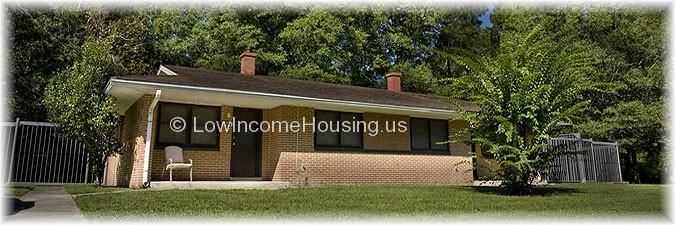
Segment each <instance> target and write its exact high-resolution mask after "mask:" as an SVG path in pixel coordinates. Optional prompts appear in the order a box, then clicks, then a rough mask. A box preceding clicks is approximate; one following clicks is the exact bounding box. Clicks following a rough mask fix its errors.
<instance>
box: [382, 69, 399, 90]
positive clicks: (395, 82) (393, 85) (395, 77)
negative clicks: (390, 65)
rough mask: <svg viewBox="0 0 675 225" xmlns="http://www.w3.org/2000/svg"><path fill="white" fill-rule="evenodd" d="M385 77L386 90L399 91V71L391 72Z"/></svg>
mask: <svg viewBox="0 0 675 225" xmlns="http://www.w3.org/2000/svg"><path fill="white" fill-rule="evenodd" d="M385 77H386V78H387V90H390V91H393V92H401V73H399V72H391V73H388V74H387V75H386V76H385Z"/></svg>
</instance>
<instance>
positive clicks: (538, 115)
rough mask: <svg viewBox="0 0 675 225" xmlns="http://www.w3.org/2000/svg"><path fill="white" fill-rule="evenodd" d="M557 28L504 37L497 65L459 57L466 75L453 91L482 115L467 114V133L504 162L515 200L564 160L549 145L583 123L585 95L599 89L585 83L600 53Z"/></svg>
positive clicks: (543, 23) (545, 23) (543, 24)
mask: <svg viewBox="0 0 675 225" xmlns="http://www.w3.org/2000/svg"><path fill="white" fill-rule="evenodd" d="M516 16H517V15H516ZM553 25H555V23H554V21H553V20H549V19H546V18H543V19H542V20H540V21H538V24H536V25H535V26H534V27H533V28H532V29H530V30H512V31H502V33H501V34H500V44H499V48H498V49H497V51H496V52H497V53H496V54H495V56H494V57H490V58H487V59H483V58H481V57H478V56H475V55H473V54H471V53H467V52H464V51H461V50H458V51H457V53H456V54H455V55H456V58H457V60H456V61H457V62H459V63H461V64H462V65H464V66H466V68H467V71H468V75H466V76H464V77H460V78H451V79H450V84H451V85H450V86H449V87H447V88H449V89H453V90H463V91H458V92H455V96H454V97H460V98H465V99H470V101H471V102H472V103H474V104H476V105H478V106H480V107H481V111H480V112H479V113H477V114H474V113H465V114H464V115H465V118H466V119H467V121H469V123H470V129H469V132H470V133H471V136H472V139H473V141H474V142H476V143H478V144H480V145H482V146H486V147H488V148H489V150H488V151H489V152H490V153H491V154H492V155H494V157H495V159H496V160H497V161H499V162H500V168H499V169H498V170H497V176H498V177H500V178H502V179H503V180H504V183H503V185H504V186H505V187H506V188H507V189H508V190H509V191H510V192H512V193H519V194H520V193H530V192H531V191H532V183H533V181H534V179H535V178H536V177H537V176H538V175H540V174H542V173H543V172H544V171H545V169H546V166H547V165H548V163H547V162H548V161H549V160H551V159H552V158H553V157H554V156H556V154H557V152H558V151H557V150H556V149H552V148H551V147H550V146H549V145H548V141H549V139H550V138H551V136H552V135H554V134H555V132H556V129H557V125H558V124H559V122H571V121H576V120H578V119H579V116H581V115H582V112H583V109H584V108H585V107H586V106H587V105H588V101H587V100H584V99H583V96H582V94H583V93H584V92H586V91H588V90H591V89H594V88H595V86H594V84H593V83H592V82H590V81H589V80H588V79H587V76H588V74H589V73H592V71H593V70H594V68H593V65H594V63H595V62H596V61H597V60H596V59H595V58H594V55H593V54H592V53H593V49H594V48H593V47H592V46H591V45H589V44H588V43H585V42H583V41H581V40H579V39H578V37H577V36H575V35H573V34H571V35H570V34H569V33H567V32H565V31H564V30H563V31H558V32H555V33H553V32H548V30H549V28H550V26H553Z"/></svg>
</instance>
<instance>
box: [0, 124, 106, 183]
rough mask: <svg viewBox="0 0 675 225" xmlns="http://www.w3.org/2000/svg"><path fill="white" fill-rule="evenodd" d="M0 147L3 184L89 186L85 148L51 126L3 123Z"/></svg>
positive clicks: (89, 174) (0, 128)
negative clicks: (74, 184)
mask: <svg viewBox="0 0 675 225" xmlns="http://www.w3.org/2000/svg"><path fill="white" fill-rule="evenodd" d="M1 125H2V126H0V146H1V147H2V149H3V150H4V151H3V152H4V153H5V157H4V158H5V164H4V165H6V166H5V171H6V173H5V174H3V175H4V176H5V181H6V182H19V183H90V182H91V181H92V180H93V174H91V173H89V163H88V160H87V159H88V157H87V154H86V151H85V149H84V146H83V145H82V144H81V143H79V142H77V141H76V140H73V139H70V138H67V137H64V136H63V135H60V134H59V133H58V130H57V126H56V125H55V124H52V123H44V122H30V121H19V120H17V121H16V122H14V123H2V124H1Z"/></svg>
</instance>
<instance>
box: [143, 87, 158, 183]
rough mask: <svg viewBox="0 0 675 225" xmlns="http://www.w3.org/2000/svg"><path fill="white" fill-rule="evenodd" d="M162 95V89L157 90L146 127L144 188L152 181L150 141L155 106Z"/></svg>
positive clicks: (149, 109)
mask: <svg viewBox="0 0 675 225" xmlns="http://www.w3.org/2000/svg"><path fill="white" fill-rule="evenodd" d="M161 95H162V90H157V91H156V92H155V98H154V99H153V100H152V103H150V108H148V123H147V127H146V128H145V154H144V155H143V188H148V187H150V181H149V180H148V172H149V170H150V147H151V146H150V144H151V143H150V141H151V140H152V119H153V118H154V111H155V106H157V102H159V97H160V96H161Z"/></svg>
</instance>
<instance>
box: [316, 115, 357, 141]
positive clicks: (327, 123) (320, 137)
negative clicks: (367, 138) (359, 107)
mask: <svg viewBox="0 0 675 225" xmlns="http://www.w3.org/2000/svg"><path fill="white" fill-rule="evenodd" d="M314 116H315V118H316V121H315V122H316V124H315V126H317V127H316V132H315V133H314V146H315V147H317V148H319V149H335V150H339V149H363V129H364V127H363V126H361V125H362V124H360V123H357V122H359V121H362V120H363V115H362V114H358V113H347V112H333V111H323V110H316V111H315V112H314ZM346 121H349V122H346ZM320 123H323V124H320ZM344 124H347V125H348V126H349V127H350V129H349V132H345V131H346V130H345V129H343V127H342V125H344ZM355 124H356V125H355ZM356 126H358V127H356ZM324 128H328V129H324ZM354 128H357V129H354ZM320 129H323V130H325V132H321V131H320Z"/></svg>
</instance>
